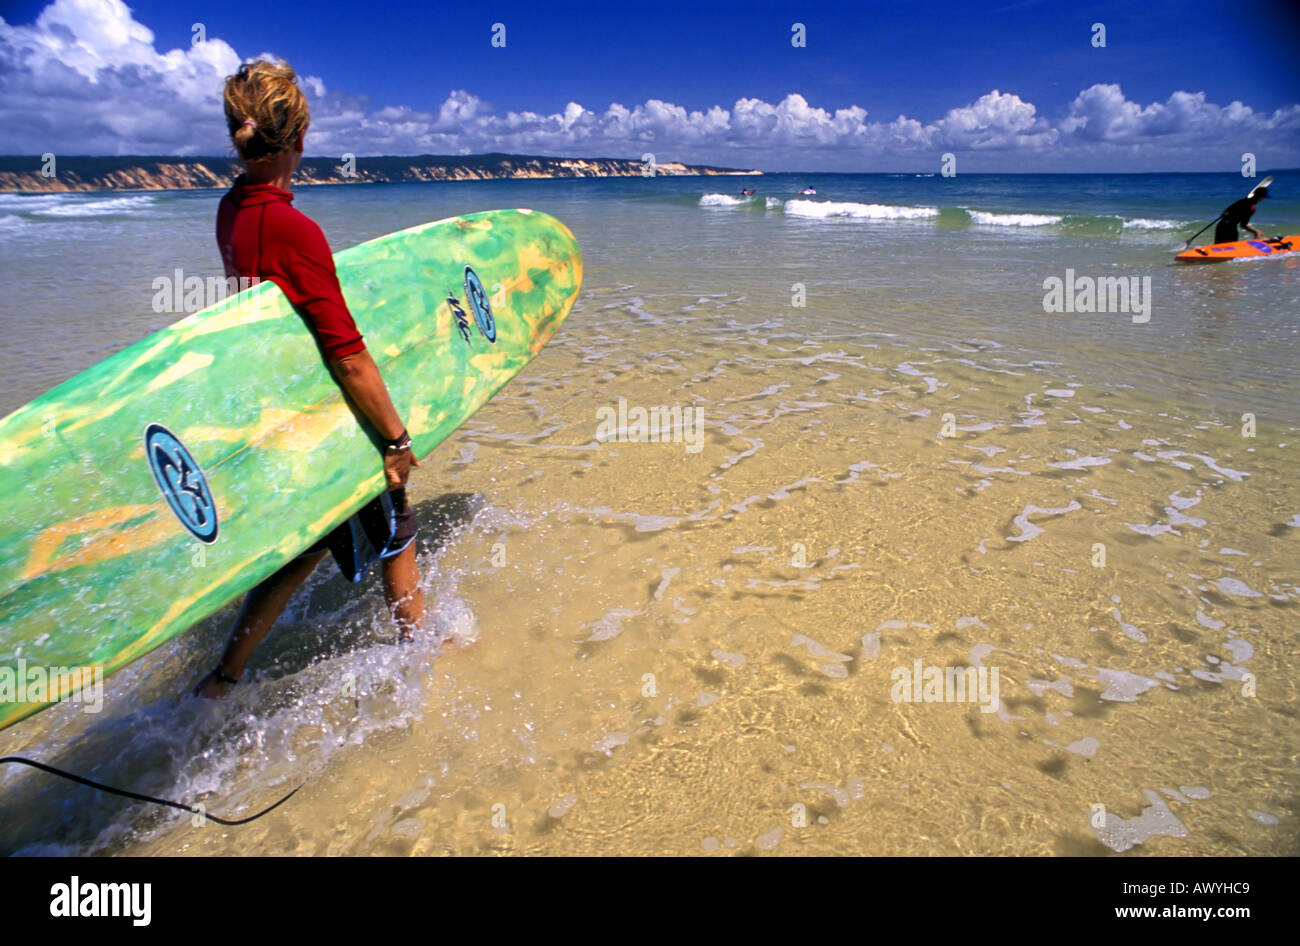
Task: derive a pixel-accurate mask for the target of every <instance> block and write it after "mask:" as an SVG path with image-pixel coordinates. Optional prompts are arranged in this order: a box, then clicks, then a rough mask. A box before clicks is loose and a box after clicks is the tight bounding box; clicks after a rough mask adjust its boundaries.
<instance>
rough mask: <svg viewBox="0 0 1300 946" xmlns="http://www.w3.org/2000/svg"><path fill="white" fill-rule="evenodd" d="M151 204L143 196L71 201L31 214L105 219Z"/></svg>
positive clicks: (146, 196)
mask: <svg viewBox="0 0 1300 946" xmlns="http://www.w3.org/2000/svg"><path fill="white" fill-rule="evenodd" d="M153 202H154V201H153V198H152V197H150V196H148V195H145V194H140V195H136V196H133V197H107V198H103V199H101V200H80V199H71V200H67V201H60V202H59V203H56V204H52V205H50V206H46V207H42V208H40V209H38V210H33V211H32V213H33V214H36V215H38V216H42V217H106V216H110V215H112V214H130V213H135V212H137V211H140V210H145V209H147V208H148V207H150V206H151V205H152V204H153Z"/></svg>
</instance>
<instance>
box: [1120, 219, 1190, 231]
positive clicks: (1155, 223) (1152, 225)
mask: <svg viewBox="0 0 1300 946" xmlns="http://www.w3.org/2000/svg"><path fill="white" fill-rule="evenodd" d="M1182 226H1184V224H1183V223H1182V221H1179V220H1153V219H1151V218H1150V217H1133V218H1132V219H1130V220H1125V221H1124V229H1125V230H1177V229H1178V228H1179V227H1182Z"/></svg>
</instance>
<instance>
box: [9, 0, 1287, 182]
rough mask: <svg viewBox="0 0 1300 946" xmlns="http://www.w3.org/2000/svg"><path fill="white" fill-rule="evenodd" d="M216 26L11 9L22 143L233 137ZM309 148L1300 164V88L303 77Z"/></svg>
mask: <svg viewBox="0 0 1300 946" xmlns="http://www.w3.org/2000/svg"><path fill="white" fill-rule="evenodd" d="M266 55H268V54H266V53H261V54H258V55H254V56H247V57H245V56H241V54H240V53H238V52H237V51H236V50H235V49H234V48H233V47H232V46H231V45H230V44H229V43H227V42H225V41H224V40H222V39H220V38H219V37H212V36H209V37H207V39H206V40H205V41H204V42H201V43H198V44H195V45H191V46H189V47H187V48H184V49H172V50H167V51H160V50H159V49H158V48H157V46H156V43H155V38H154V34H153V32H152V31H151V30H149V29H148V27H146V26H145V25H144V24H142V23H139V22H137V21H136V20H135V19H134V17H133V16H132V14H131V11H130V10H129V9H128V8H127V6H126V5H125V4H124V3H122V2H121V0H54V2H52V3H50V5H49V6H47V7H46V8H45V9H44V11H42V13H41V14H40V16H39V17H38V18H37V20H36V22H35V23H33V24H31V25H29V26H14V25H11V24H8V23H6V22H5V21H4V20H3V19H0V123H3V127H4V128H5V129H6V150H7V151H10V152H15V153H22V154H41V153H44V152H46V151H52V152H55V153H56V154H58V153H63V154H178V155H187V154H204V155H218V154H227V153H229V151H228V141H227V138H226V133H225V123H224V120H223V117H222V111H221V86H222V81H223V79H224V78H225V76H227V75H229V74H230V73H232V72H234V71H235V70H236V69H237V68H238V66H239V63H240V61H241V60H242V59H243V58H259V57H260V56H266ZM302 85H303V89H304V91H305V93H306V95H307V99H308V102H309V103H310V105H311V109H312V126H311V131H310V133H309V134H308V138H307V150H308V153H310V154H318V155H337V154H343V153H346V152H351V153H353V154H357V155H374V154H419V153H439V154H466V153H473V152H485V151H512V152H523V153H542V154H564V155H574V156H588V157H615V156H622V157H632V158H639V157H640V156H641V155H642V154H643V153H646V152H651V153H653V154H655V156H656V158H657V159H658V160H660V161H670V160H678V161H688V162H696V163H712V164H725V165H732V166H742V167H762V168H766V169H769V170H782V169H792V170H793V169H806V170H814V169H818V168H824V169H827V170H872V169H879V168H886V169H892V168H899V167H908V166H910V167H916V166H918V165H923V166H936V167H937V165H938V161H939V159H940V157H939V156H940V154H941V153H942V152H945V151H952V152H955V153H958V154H963V153H964V154H966V155H967V157H966V158H965V160H964V161H963V163H962V167H963V169H965V170H1039V169H1041V170H1049V169H1075V170H1080V169H1113V170H1154V169H1159V168H1162V167H1165V168H1170V167H1177V166H1180V165H1182V166H1189V163H1191V165H1190V166H1204V164H1205V163H1206V159H1205V155H1206V154H1207V153H1210V152H1213V153H1215V154H1217V155H1222V154H1224V153H1226V152H1231V151H1232V150H1233V149H1236V150H1237V152H1238V153H1239V152H1240V151H1241V150H1243V149H1245V150H1254V151H1257V152H1259V153H1261V154H1266V155H1268V157H1267V158H1266V159H1265V160H1266V161H1267V163H1268V164H1269V165H1270V166H1274V167H1276V166H1280V165H1283V164H1287V163H1290V164H1296V163H1300V105H1289V106H1286V107H1284V108H1280V109H1277V110H1276V111H1274V112H1273V113H1271V114H1265V113H1262V112H1256V111H1254V110H1253V109H1251V108H1250V107H1249V106H1247V105H1245V104H1243V103H1241V102H1232V103H1229V104H1228V105H1217V104H1215V103H1213V102H1210V101H1208V100H1207V98H1206V95H1205V93H1203V92H1186V91H1177V92H1174V93H1173V94H1171V95H1170V96H1169V98H1168V99H1167V100H1166V101H1164V102H1153V103H1149V104H1141V103H1138V102H1133V101H1129V100H1128V99H1127V98H1126V97H1125V96H1124V93H1123V90H1122V89H1121V88H1120V86H1119V85H1116V84H1097V85H1093V86H1091V87H1090V88H1087V89H1084V90H1083V91H1081V92H1079V94H1078V95H1077V96H1076V97H1075V98H1074V100H1073V101H1071V102H1070V103H1069V104H1068V106H1067V107H1066V109H1065V113H1064V114H1063V115H1060V116H1059V117H1058V118H1057V119H1055V120H1054V119H1053V118H1051V117H1049V116H1047V115H1044V114H1042V113H1041V112H1040V111H1039V109H1038V107H1037V106H1035V105H1034V103H1032V102H1030V101H1027V100H1025V99H1024V98H1022V97H1021V96H1020V95H1019V94H1016V93H1014V92H1004V91H1001V90H999V89H993V90H992V91H990V92H988V93H986V94H984V95H982V96H980V97H979V98H978V99H976V100H975V101H974V102H970V103H968V104H964V105H957V106H955V107H953V108H951V109H950V110H948V111H947V112H946V113H945V114H944V115H943V116H942V117H940V118H938V119H936V120H934V121H931V122H925V121H922V120H919V119H917V118H914V117H909V116H906V115H899V116H897V117H896V118H894V119H892V120H885V121H880V120H872V119H871V118H870V117H869V115H868V112H867V109H866V108H864V107H862V106H860V105H850V106H848V107H846V108H837V109H834V110H831V109H827V108H822V107H819V106H817V105H815V104H813V103H810V102H809V101H808V100H807V99H806V98H805V97H804V96H803V95H800V94H798V93H795V92H791V93H790V94H788V95H786V96H785V97H784V98H782V99H781V100H780V101H778V102H767V101H764V100H762V99H758V98H740V99H738V100H737V101H735V102H734V103H732V104H731V105H730V107H727V106H724V105H721V104H717V105H712V106H710V107H708V108H704V109H693V108H687V107H685V106H682V105H679V104H676V103H673V102H666V101H662V100H660V99H656V98H651V99H649V100H647V101H645V102H643V103H641V104H635V105H631V106H628V105H624V104H622V103H619V102H613V103H610V104H608V105H604V106H600V105H599V104H598V103H597V104H595V105H593V104H584V103H581V102H568V103H566V104H565V106H564V108H563V109H562V110H560V111H557V112H547V111H532V110H527V109H525V110H521V111H505V112H498V111H497V110H495V109H493V107H492V106H491V104H490V103H488V102H485V101H484V100H483V99H481V98H479V97H478V96H476V95H474V94H473V93H472V92H471V91H467V90H463V89H457V90H453V91H451V92H450V93H449V94H448V95H447V97H446V98H445V100H443V101H442V102H441V103H438V104H433V103H428V104H424V103H420V104H416V105H412V104H390V105H383V106H378V107H377V106H374V105H373V104H372V103H370V102H369V101H368V100H367V99H366V98H365V97H362V96H355V95H350V94H348V93H347V92H345V91H338V90H334V89H327V88H326V84H325V82H324V80H323V79H321V78H320V77H317V76H311V75H308V76H304V77H303V78H302Z"/></svg>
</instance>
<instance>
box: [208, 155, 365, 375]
mask: <svg viewBox="0 0 1300 946" xmlns="http://www.w3.org/2000/svg"><path fill="white" fill-rule="evenodd" d="M292 202H293V195H292V194H290V193H287V192H286V191H282V190H280V188H278V187H276V186H275V185H274V184H249V183H247V181H246V180H245V178H244V175H242V174H241V175H240V176H239V178H238V180H236V181H235V184H234V186H233V187H231V188H230V190H229V191H228V192H227V193H226V196H224V197H222V198H221V205H220V206H219V207H218V208H217V246H218V247H219V248H220V250H221V261H222V263H224V264H225V267H226V276H227V277H232V276H233V277H236V278H238V277H241V276H243V277H247V278H259V279H269V280H271V281H272V282H274V283H275V284H276V285H277V286H279V287H280V288H281V289H282V290H283V291H284V294H285V295H286V296H288V297H289V301H290V302H291V303H293V305H294V307H295V308H296V309H297V310H298V311H299V312H301V313H302V314H303V315H304V316H306V318H307V321H308V322H309V323H310V325H311V327H312V330H313V331H314V332H315V333H316V339H317V340H318V341H319V342H320V345H321V348H322V349H324V351H325V357H326V358H327V359H329V360H330V361H334V360H336V359H339V358H342V357H343V356H344V355H351V354H355V353H356V352H359V351H362V350H363V349H364V348H365V347H366V343H365V342H364V341H362V340H361V333H360V332H359V331H357V325H356V323H355V322H354V321H352V314H351V313H350V312H348V306H347V303H346V302H344V300H343V291H342V289H340V288H339V277H338V274H337V273H336V272H335V271H334V256H333V254H331V253H330V247H329V243H328V242H326V240H325V234H324V233H322V232H321V228H320V227H319V226H318V225H317V224H316V222H315V221H314V220H312V219H311V218H310V217H308V216H307V215H306V214H304V213H302V212H301V211H299V210H295V209H294V208H293V207H292Z"/></svg>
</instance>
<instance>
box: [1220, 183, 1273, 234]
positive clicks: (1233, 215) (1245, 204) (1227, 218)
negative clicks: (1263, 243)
mask: <svg viewBox="0 0 1300 946" xmlns="http://www.w3.org/2000/svg"><path fill="white" fill-rule="evenodd" d="M1237 193H1241V192H1240V191H1238V192H1237ZM1266 197H1268V188H1267V187H1265V186H1263V185H1261V186H1259V187H1256V188H1255V189H1254V190H1252V191H1251V192H1250V193H1249V194H1247V195H1246V196H1245V197H1243V198H1241V200H1238V201H1234V202H1233V203H1231V204H1229V205H1228V208H1227V209H1226V210H1225V211H1224V212H1223V213H1222V214H1220V215H1219V225H1218V226H1217V227H1215V228H1214V242H1215V243H1232V242H1234V241H1236V240H1239V239H1240V238H1241V234H1240V233H1239V232H1238V231H1237V227H1239V226H1241V227H1245V228H1246V229H1247V230H1249V231H1250V232H1251V233H1253V234H1255V239H1256V240H1262V239H1264V234H1262V233H1260V232H1259V231H1258V230H1256V229H1255V228H1254V227H1252V226H1251V225H1250V218H1251V217H1252V216H1254V213H1255V207H1256V206H1257V205H1258V204H1259V202H1260V201H1261V200H1263V199H1264V198H1266Z"/></svg>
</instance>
